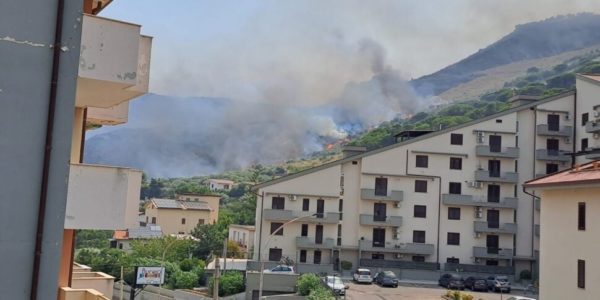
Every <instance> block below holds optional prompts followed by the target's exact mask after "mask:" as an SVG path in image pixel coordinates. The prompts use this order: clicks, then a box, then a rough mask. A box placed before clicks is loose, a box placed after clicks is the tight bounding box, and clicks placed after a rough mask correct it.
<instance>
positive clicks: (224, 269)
mask: <svg viewBox="0 0 600 300" xmlns="http://www.w3.org/2000/svg"><path fill="white" fill-rule="evenodd" d="M225 271H227V238H225V241H224V242H223V273H224V272H225Z"/></svg>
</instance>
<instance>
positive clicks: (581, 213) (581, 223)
mask: <svg viewBox="0 0 600 300" xmlns="http://www.w3.org/2000/svg"><path fill="white" fill-rule="evenodd" d="M577 228H578V229H579V230H585V202H579V209H578V211H577Z"/></svg>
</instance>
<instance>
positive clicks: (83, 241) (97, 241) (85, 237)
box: [75, 229, 113, 249]
mask: <svg viewBox="0 0 600 300" xmlns="http://www.w3.org/2000/svg"><path fill="white" fill-rule="evenodd" d="M112 235H113V231H111V230H87V229H85V230H77V235H76V236H77V238H76V239H75V249H81V248H108V246H109V239H110V238H112Z"/></svg>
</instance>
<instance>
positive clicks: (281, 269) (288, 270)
mask: <svg viewBox="0 0 600 300" xmlns="http://www.w3.org/2000/svg"><path fill="white" fill-rule="evenodd" d="M264 272H265V273H277V274H295V273H296V272H294V267H292V266H286V265H279V266H277V267H275V268H273V269H270V270H265V271H264Z"/></svg>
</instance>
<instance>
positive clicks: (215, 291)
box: [213, 255, 221, 300]
mask: <svg viewBox="0 0 600 300" xmlns="http://www.w3.org/2000/svg"><path fill="white" fill-rule="evenodd" d="M220 277H221V266H219V256H218V255H217V256H215V280H214V284H213V299H216V300H219V278H220Z"/></svg>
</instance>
